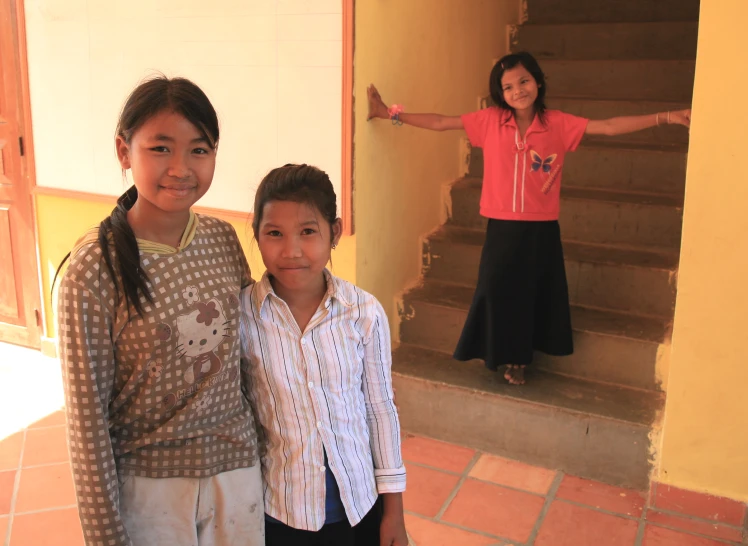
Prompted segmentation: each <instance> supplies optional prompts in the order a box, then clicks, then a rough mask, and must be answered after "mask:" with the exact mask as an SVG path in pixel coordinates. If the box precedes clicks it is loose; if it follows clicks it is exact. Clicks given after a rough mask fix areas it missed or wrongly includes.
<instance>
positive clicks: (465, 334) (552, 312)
mask: <svg viewBox="0 0 748 546" xmlns="http://www.w3.org/2000/svg"><path fill="white" fill-rule="evenodd" d="M489 90H490V95H491V99H492V100H493V102H494V104H495V105H496V106H492V107H489V108H485V109H483V110H479V111H477V112H472V113H468V114H464V115H461V116H444V115H439V114H410V113H405V112H403V109H402V107H401V106H399V105H393V106H392V107H390V108H388V107H387V106H386V105H385V103H384V102H383V100H382V98H381V96H380V95H379V92H378V91H377V89H376V87H374V85H371V86H369V88H368V99H369V116H368V119H369V120H371V119H375V118H381V119H391V120H392V122H393V124H398V125H399V124H407V125H412V126H414V127H419V128H422V129H431V130H433V131H447V130H456V129H464V130H465V131H466V133H467V136H468V138H469V140H470V143H471V145H472V146H474V147H479V148H483V157H484V174H483V189H482V193H481V200H480V214H481V215H482V216H484V217H486V218H488V227H487V230H486V239H485V243H484V245H483V251H482V253H481V260H480V267H479V272H478V284H477V286H476V290H475V295H474V296H473V302H472V304H471V306H470V311H469V313H468V317H467V320H466V322H465V325H464V327H463V330H462V335H461V336H460V340H459V342H458V343H457V348H456V349H455V352H454V358H455V359H457V360H461V361H465V360H471V359H474V358H477V359H481V360H484V361H485V363H486V366H487V367H488V368H489V369H491V370H494V371H496V370H498V368H499V367H500V366H506V370H505V372H504V378H505V379H506V380H507V381H508V382H509V383H511V384H513V385H522V384H524V383H525V367H526V366H527V365H529V364H530V363H531V362H532V357H533V351H534V350H538V351H541V352H544V353H547V354H550V355H557V356H564V355H570V354H572V353H573V351H574V347H573V342H572V330H571V315H570V308H569V294H568V288H567V284H566V272H565V270H564V255H563V249H562V246H561V234H560V230H559V224H558V215H559V200H560V187H561V175H562V170H563V166H564V156H565V155H566V153H567V152H573V151H574V150H576V149H577V146H579V142H580V141H581V139H582V137H583V136H584V135H585V134H588V135H608V136H614V135H620V134H625V133H631V132H634V131H639V130H642V129H648V128H650V127H654V126H657V125H661V124H680V125H684V126H686V127H688V126H689V125H690V122H691V111H690V110H680V111H672V112H658V113H654V114H648V115H643V116H623V117H614V118H610V119H605V120H588V119H585V118H581V117H578V116H574V115H571V114H567V113H564V112H561V111H558V110H548V109H547V108H546V106H545V96H546V85H545V76H544V74H543V71H542V70H541V68H540V66H539V65H538V62H537V61H536V60H535V58H534V57H533V56H532V55H530V54H529V53H526V52H522V53H514V54H510V55H506V56H505V57H503V58H501V59H500V60H499V61H498V62H497V63H496V65H495V66H494V67H493V69H492V70H491V75H490V77H489Z"/></svg>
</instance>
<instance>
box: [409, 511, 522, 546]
mask: <svg viewBox="0 0 748 546" xmlns="http://www.w3.org/2000/svg"><path fill="white" fill-rule="evenodd" d="M405 513H406V514H407V515H409V516H413V517H416V518H420V519H425V520H427V521H430V522H432V523H438V524H439V525H444V526H445V527H451V528H452V529H459V530H460V531H465V532H467V533H472V534H474V535H480V536H483V537H486V538H493V539H496V540H500V541H504V542H506V543H507V544H516V545H518V546H521V544H520V543H519V542H513V541H511V540H509V539H508V538H504V537H501V536H498V535H492V534H491V533H486V532H485V531H481V530H480V529H473V528H471V527H465V526H464V525H460V524H458V523H452V522H451V521H443V520H436V519H435V517H436V516H435V517H434V518H430V517H428V516H424V515H423V514H419V513H418V512H413V511H412V510H405Z"/></svg>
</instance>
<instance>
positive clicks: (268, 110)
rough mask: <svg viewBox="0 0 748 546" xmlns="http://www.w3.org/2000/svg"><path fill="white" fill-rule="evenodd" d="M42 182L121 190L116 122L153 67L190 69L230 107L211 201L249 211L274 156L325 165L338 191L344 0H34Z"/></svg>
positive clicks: (30, 24) (35, 111)
mask: <svg viewBox="0 0 748 546" xmlns="http://www.w3.org/2000/svg"><path fill="white" fill-rule="evenodd" d="M25 6H26V26H27V39H28V61H29V75H30V80H31V81H30V85H31V110H32V116H33V122H34V124H33V130H34V142H35V147H36V148H35V151H36V163H37V184H38V185H39V186H45V187H52V188H61V189H69V190H77V191H83V192H92V193H100V194H110V195H119V194H120V193H121V192H122V190H123V189H124V188H125V185H126V184H125V182H123V180H122V178H121V176H120V170H119V166H118V164H117V161H116V158H115V156H114V130H115V126H116V122H117V116H118V114H119V111H120V108H121V107H122V104H123V102H124V100H125V98H126V97H127V95H128V93H129V92H130V91H131V90H132V89H133V88H134V87H135V86H136V85H137V84H138V82H139V81H141V80H142V79H143V78H146V77H148V76H149V75H150V74H153V73H154V72H163V73H164V74H166V75H167V76H177V75H178V76H185V77H187V78H190V79H192V80H193V81H195V82H196V83H197V84H198V85H200V86H201V87H202V88H203V90H204V91H205V92H206V93H207V95H208V96H209V97H210V99H211V101H212V102H213V104H214V106H215V107H216V110H217V111H218V114H219V117H220V120H221V143H220V147H219V154H218V167H217V169H216V176H215V178H214V181H213V187H212V188H211V190H210V191H209V192H208V194H207V195H206V196H205V197H204V198H203V200H202V201H201V202H200V204H201V205H203V206H208V207H217V208H224V209H229V210H239V211H249V210H250V209H251V205H252V201H253V199H254V191H255V188H256V186H257V184H258V183H259V181H260V179H261V178H262V176H264V174H265V173H266V172H267V171H268V170H269V169H271V168H273V167H276V166H278V165H281V164H284V163H288V162H296V163H299V162H307V163H312V164H315V165H318V166H319V167H321V168H323V169H324V170H326V171H327V172H328V173H329V174H330V177H331V178H332V180H333V184H334V185H335V188H336V191H337V193H338V197H339V199H338V203H340V188H341V181H340V177H341V134H340V133H341V130H340V129H341V108H342V103H341V82H342V70H341V60H342V1H341V0H211V1H207V2H206V1H205V0H26V3H25Z"/></svg>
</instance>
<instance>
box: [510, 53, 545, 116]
mask: <svg viewBox="0 0 748 546" xmlns="http://www.w3.org/2000/svg"><path fill="white" fill-rule="evenodd" d="M501 90H502V93H503V95H504V100H505V101H506V103H507V104H508V105H509V106H511V107H512V108H514V110H515V111H516V112H524V111H527V110H532V109H534V106H535V99H537V98H538V84H537V82H536V81H535V78H533V77H532V74H530V72H529V71H528V70H527V69H526V68H525V67H524V66H522V65H521V64H518V65H517V66H515V67H514V68H510V69H508V70H506V71H505V72H504V74H503V75H502V76H501Z"/></svg>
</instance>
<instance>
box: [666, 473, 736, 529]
mask: <svg viewBox="0 0 748 546" xmlns="http://www.w3.org/2000/svg"><path fill="white" fill-rule="evenodd" d="M655 487H656V489H655V491H654V502H653V504H654V506H655V507H657V508H660V509H662V510H668V511H670V512H677V513H679V514H685V515H687V516H696V517H697V518H703V519H710V520H713V521H719V522H721V523H729V524H730V525H735V526H738V527H739V526H741V525H743V518H744V517H745V504H743V503H741V502H738V501H734V500H731V499H725V498H722V497H713V496H711V495H707V494H705V493H696V492H694V491H686V490H684V489H679V488H677V487H671V486H669V485H663V484H661V483H658V484H656V486H655Z"/></svg>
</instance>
